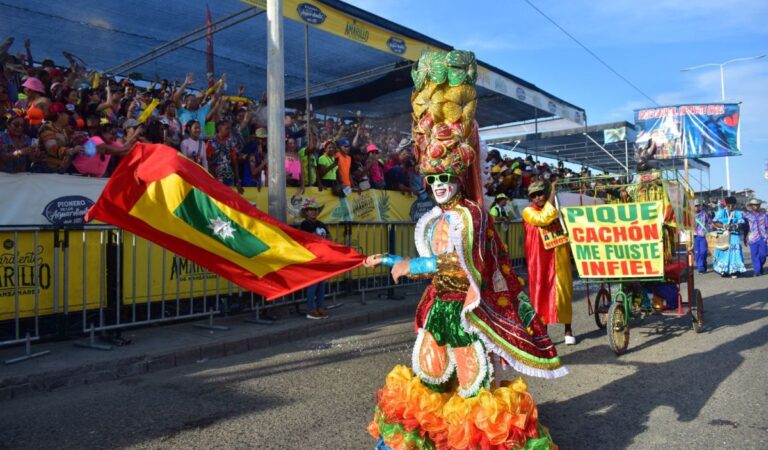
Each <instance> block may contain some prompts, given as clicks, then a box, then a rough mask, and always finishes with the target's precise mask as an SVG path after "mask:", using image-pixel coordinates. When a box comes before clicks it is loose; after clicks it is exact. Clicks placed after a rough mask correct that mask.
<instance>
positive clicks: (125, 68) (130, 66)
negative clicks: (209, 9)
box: [106, 11, 264, 74]
mask: <svg viewBox="0 0 768 450" xmlns="http://www.w3.org/2000/svg"><path fill="white" fill-rule="evenodd" d="M263 13H264V11H255V12H253V13H252V14H248V15H246V16H245V17H241V18H239V19H237V20H235V21H234V22H230V23H228V24H226V25H222V26H220V27H218V26H217V27H216V28H214V30H213V33H214V34H216V33H218V32H220V31H224V30H226V29H227V28H231V27H233V26H235V25H238V24H240V23H242V22H245V21H246V20H250V19H253V18H254V17H256V16H259V15H261V14H263ZM206 37H207V35H206V34H205V33H204V34H202V35H199V36H195V37H193V38H190V39H189V40H186V41H184V42H180V43H178V44H176V45H175V46H172V47H171V48H167V49H165V50H163V51H162V52H159V53H154V54H152V55H147V58H148V59H143V60H140V61H138V62H134V63H131V64H128V65H124V66H123V67H122V68H121V69H120V70H119V71H115V72H114V73H115V74H119V73H126V74H127V72H128V71H129V70H132V69H135V68H136V67H141V66H143V65H144V64H147V63H150V62H152V61H155V60H157V59H160V57H161V56H165V55H167V54H168V53H171V52H175V51H176V50H179V49H182V48H184V47H186V46H187V45H189V44H191V43H193V42H197V41H199V40H202V39H205V38H206ZM106 73H110V72H106Z"/></svg>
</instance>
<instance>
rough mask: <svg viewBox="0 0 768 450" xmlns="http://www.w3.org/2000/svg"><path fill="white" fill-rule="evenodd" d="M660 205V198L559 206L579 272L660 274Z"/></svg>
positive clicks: (628, 275) (589, 275) (583, 275)
mask: <svg viewBox="0 0 768 450" xmlns="http://www.w3.org/2000/svg"><path fill="white" fill-rule="evenodd" d="M663 208H664V206H663V203H662V202H660V201H659V202H639V203H624V204H613V205H593V206H567V207H564V208H562V215H563V218H564V220H565V223H566V226H567V228H568V233H569V235H570V242H571V251H572V253H573V257H574V259H575V261H576V268H577V269H578V271H579V276H580V277H581V278H608V279H611V278H616V279H618V278H661V277H663V276H664V249H663V243H662V221H663V218H664V214H663V211H664V209H663Z"/></svg>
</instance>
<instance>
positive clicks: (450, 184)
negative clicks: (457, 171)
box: [432, 178, 459, 205]
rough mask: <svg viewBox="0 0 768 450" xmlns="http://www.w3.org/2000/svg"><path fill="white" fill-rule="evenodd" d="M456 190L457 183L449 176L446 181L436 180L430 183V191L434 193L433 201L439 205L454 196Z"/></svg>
mask: <svg viewBox="0 0 768 450" xmlns="http://www.w3.org/2000/svg"><path fill="white" fill-rule="evenodd" d="M458 191H459V183H457V182H456V181H455V179H454V178H451V179H450V180H449V181H447V182H442V181H436V182H435V183H434V184H433V185H432V193H433V194H434V195H435V201H436V202H437V203H438V204H439V205H442V204H444V203H446V202H448V201H450V200H451V199H452V198H453V197H454V196H456V193H457V192H458Z"/></svg>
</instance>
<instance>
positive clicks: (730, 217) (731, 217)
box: [712, 197, 747, 278]
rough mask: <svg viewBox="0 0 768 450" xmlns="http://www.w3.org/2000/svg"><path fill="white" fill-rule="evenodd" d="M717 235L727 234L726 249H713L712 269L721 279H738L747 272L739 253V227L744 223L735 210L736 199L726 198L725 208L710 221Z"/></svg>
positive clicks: (739, 212)
mask: <svg viewBox="0 0 768 450" xmlns="http://www.w3.org/2000/svg"><path fill="white" fill-rule="evenodd" d="M712 223H713V224H714V226H715V228H717V229H718V232H719V233H729V241H728V242H729V246H728V248H727V249H720V248H715V255H714V261H713V263H712V268H713V269H714V270H715V272H717V273H719V274H720V275H721V276H723V277H728V276H730V277H731V278H736V277H738V274H740V273H744V272H746V271H747V267H746V266H745V265H744V255H743V254H742V252H741V238H740V237H739V228H740V225H741V224H743V223H744V215H743V214H742V213H741V211H737V210H736V198H735V197H726V199H725V208H723V209H721V210H719V211H717V214H716V215H715V218H714V219H713V220H712Z"/></svg>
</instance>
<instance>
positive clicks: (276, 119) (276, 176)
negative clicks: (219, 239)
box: [267, 0, 287, 222]
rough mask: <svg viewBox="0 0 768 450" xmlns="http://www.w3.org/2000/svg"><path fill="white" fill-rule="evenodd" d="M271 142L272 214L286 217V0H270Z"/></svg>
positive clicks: (269, 120)
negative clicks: (284, 30) (284, 39)
mask: <svg viewBox="0 0 768 450" xmlns="http://www.w3.org/2000/svg"><path fill="white" fill-rule="evenodd" d="M267 28H268V33H267V130H268V133H267V134H268V136H267V144H268V148H269V151H268V152H267V153H268V161H267V164H268V167H269V190H268V199H269V215H270V216H272V217H274V218H275V219H277V220H279V221H281V222H285V221H286V218H287V217H286V207H285V203H286V202H285V191H286V190H285V170H284V167H285V162H284V161H285V131H284V130H285V128H284V127H285V125H284V120H285V49H284V48H283V0H268V1H267Z"/></svg>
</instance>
